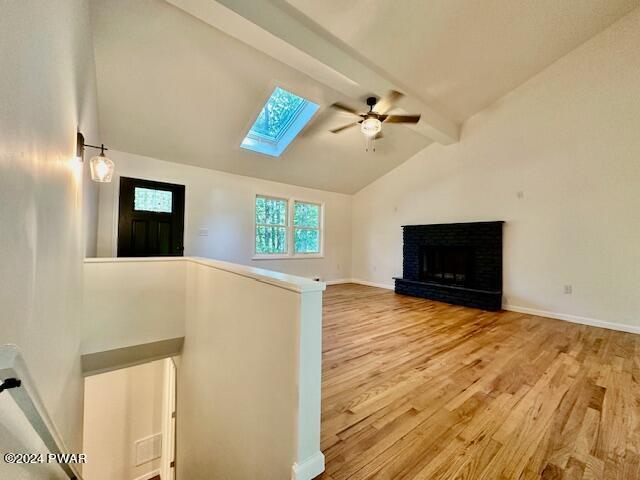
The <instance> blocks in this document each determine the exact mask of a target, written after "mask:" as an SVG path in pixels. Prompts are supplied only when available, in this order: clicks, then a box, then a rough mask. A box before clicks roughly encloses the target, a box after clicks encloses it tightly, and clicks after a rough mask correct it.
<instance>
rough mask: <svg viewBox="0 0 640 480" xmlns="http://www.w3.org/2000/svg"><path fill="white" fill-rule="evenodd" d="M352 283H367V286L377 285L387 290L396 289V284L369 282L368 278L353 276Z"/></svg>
mask: <svg viewBox="0 0 640 480" xmlns="http://www.w3.org/2000/svg"><path fill="white" fill-rule="evenodd" d="M351 283H357V284H359V285H366V286H367V287H377V288H385V289H387V290H395V288H396V287H395V286H394V285H389V284H386V283H375V282H369V281H368V280H360V279H359V278H352V279H351Z"/></svg>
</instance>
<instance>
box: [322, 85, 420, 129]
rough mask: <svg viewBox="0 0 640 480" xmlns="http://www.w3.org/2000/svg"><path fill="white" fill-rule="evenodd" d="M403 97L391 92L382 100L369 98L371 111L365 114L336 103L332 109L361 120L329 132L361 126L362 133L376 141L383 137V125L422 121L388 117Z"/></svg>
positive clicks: (408, 117) (408, 116) (396, 116)
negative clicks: (388, 113)
mask: <svg viewBox="0 0 640 480" xmlns="http://www.w3.org/2000/svg"><path fill="white" fill-rule="evenodd" d="M403 96H404V95H403V94H402V93H400V92H397V91H395V90H391V91H390V92H389V93H388V94H387V95H386V96H384V97H382V98H381V99H380V100H378V99H377V98H376V97H369V98H367V105H368V106H369V111H368V112H365V113H360V112H357V111H356V110H355V109H353V108H351V107H348V106H346V105H344V104H342V103H334V104H332V105H331V108H334V109H336V110H340V111H342V112H347V113H351V114H352V115H356V116H358V117H360V120H358V121H357V122H353V123H349V124H348V125H343V126H342V127H338V128H334V129H332V130H329V131H330V132H331V133H340V132H342V131H343V130H346V129H348V128H351V127H355V126H356V125H360V131H361V132H362V133H363V134H364V135H365V136H366V137H368V138H370V139H374V138H380V137H382V124H383V123H418V122H419V121H420V115H387V112H388V111H389V110H391V109H392V108H393V107H394V106H395V104H396V102H397V101H398V100H400V98H402V97H403Z"/></svg>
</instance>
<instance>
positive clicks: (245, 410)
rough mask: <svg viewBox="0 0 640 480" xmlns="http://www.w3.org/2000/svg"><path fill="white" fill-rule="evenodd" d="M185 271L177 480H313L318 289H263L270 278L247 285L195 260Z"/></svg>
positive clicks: (318, 460)
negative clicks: (185, 287)
mask: <svg viewBox="0 0 640 480" xmlns="http://www.w3.org/2000/svg"><path fill="white" fill-rule="evenodd" d="M187 268H188V270H187V315H186V333H185V343H184V349H183V352H182V355H181V357H180V360H179V362H178V365H177V372H178V375H177V379H178V394H177V428H178V440H177V455H178V459H177V469H178V471H177V478H188V479H191V480H206V479H210V478H221V479H225V480H281V479H287V478H293V479H294V480H310V479H311V478H314V477H315V476H317V475H318V474H319V473H320V472H321V471H322V470H323V469H324V457H323V456H322V454H321V453H320V384H321V382H320V374H321V358H322V350H321V343H322V335H321V328H322V289H323V288H324V285H322V284H318V283H316V282H312V281H309V280H307V282H306V284H305V283H304V280H303V281H302V283H299V280H300V279H298V280H296V279H295V278H294V279H292V280H293V281H294V282H296V283H299V286H300V287H303V288H304V290H302V291H300V289H299V287H297V286H295V285H293V284H290V285H288V286H282V287H280V286H275V285H274V284H269V283H265V282H270V281H271V279H272V278H273V275H269V277H265V278H263V279H260V277H256V278H252V277H248V276H245V275H244V274H235V273H231V272H228V271H224V270H221V269H220V268H216V267H215V265H214V266H211V265H210V264H209V263H207V262H196V261H191V262H189V263H188V265H187ZM240 272H241V271H240ZM256 279H258V280H259V281H256ZM283 285H286V284H283ZM292 287H293V288H292ZM292 471H293V474H292Z"/></svg>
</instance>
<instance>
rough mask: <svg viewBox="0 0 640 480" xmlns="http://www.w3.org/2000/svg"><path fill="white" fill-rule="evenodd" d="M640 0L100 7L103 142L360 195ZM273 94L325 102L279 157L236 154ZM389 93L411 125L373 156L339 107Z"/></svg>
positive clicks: (279, 0)
mask: <svg viewBox="0 0 640 480" xmlns="http://www.w3.org/2000/svg"><path fill="white" fill-rule="evenodd" d="M639 2H640V0H633V1H632V0H598V1H596V0H563V1H560V2H559V1H557V0H554V1H552V0H539V1H536V2H531V1H525V0H496V1H495V2H491V8H488V7H487V2H475V1H471V0H405V1H402V2H397V1H396V2H392V1H389V0H352V1H350V2H344V1H342V0H323V1H321V2H319V1H315V0H288V1H285V0H254V1H251V2H247V1H246V0H218V1H215V0H167V1H165V0H145V1H135V2H132V1H130V0H109V1H104V0H93V2H92V22H93V31H94V47H95V57H96V70H97V79H98V102H99V120H100V130H101V136H102V139H101V141H103V142H104V143H105V144H108V145H109V146H110V147H112V148H115V149H117V150H123V151H128V152H132V153H137V154H141V155H147V156H151V157H155V158H159V159H163V160H169V161H173V162H179V163H185V164H190V165H196V166H200V167H205V168H211V169H215V170H222V171H226V172H230V173H236V174H241V175H247V176H252V177H258V178H265V179H269V180H275V181H280V182H285V183H291V184H295V185H302V186H308V187H313V188H320V189H324V190H330V191H336V192H343V193H354V192H356V191H358V190H359V189H361V188H362V187H364V186H365V185H367V184H369V183H370V182H372V181H373V180H375V179H376V178H378V177H380V176H382V175H383V174H385V173H386V172H388V171H389V170H391V169H393V168H394V167H396V166H397V165H399V164H401V163H402V162H404V161H405V160H407V159H408V158H410V157H411V156H412V155H414V154H415V153H416V152H418V151H419V150H421V149H422V148H424V147H426V146H427V145H429V144H430V143H432V142H434V141H436V142H440V143H443V144H449V143H454V142H456V141H457V139H458V132H459V125H460V123H461V122H462V121H463V120H464V119H466V118H468V117H469V116H470V115H472V114H474V113H475V112H477V111H479V110H481V109H482V108H484V107H486V106H487V105H489V104H491V103H492V102H494V101H495V100H496V99H498V98H500V97H501V96H503V95H504V94H505V93H507V92H509V91H510V90H512V89H513V88H514V87H516V86H517V85H519V84H521V83H522V82H524V81H525V80H526V79H528V78H530V77H531V76H533V75H535V74H536V73H537V72H539V71H540V70H542V69H543V68H544V67H545V66H547V65H548V64H550V63H552V62H553V61H554V60H556V59H557V58H559V57H561V56H562V55H564V54H566V53H568V52H569V51H570V50H572V49H573V48H575V47H576V46H578V45H579V44H581V43H583V42H584V41H586V40H587V39H588V38H590V37H592V36H593V35H595V34H596V33H598V32H599V31H601V30H602V29H604V28H606V26H608V25H609V24H611V23H613V22H614V21H615V20H617V19H618V18H620V17H621V16H623V15H624V14H626V13H627V12H629V11H630V10H631V9H633V7H635V6H637V5H638V4H639ZM275 86H282V87H284V88H286V89H288V90H290V91H292V92H294V93H296V94H298V95H301V96H304V97H306V98H308V99H309V100H312V101H314V102H316V103H318V104H319V105H320V107H321V108H320V110H319V113H318V114H316V116H315V117H314V118H313V119H312V120H311V122H310V123H309V125H308V126H307V127H306V128H305V129H304V130H303V131H302V133H301V135H300V136H299V138H297V139H296V140H294V142H293V143H292V144H291V145H290V146H289V148H288V149H287V150H286V151H285V152H284V154H282V156H280V157H279V158H271V157H266V156H264V155H260V154H256V153H253V152H249V151H246V150H243V149H241V148H240V142H241V141H242V138H243V137H244V135H245V134H246V133H247V131H248V129H249V128H250V126H251V124H252V122H253V120H254V119H255V117H256V115H257V114H258V112H259V110H260V108H261V107H262V105H263V104H264V102H265V100H266V99H267V98H268V97H269V95H270V93H271V91H272V90H273V88H274V87H275ZM391 88H395V89H398V90H400V91H403V92H404V93H405V94H407V96H406V97H405V98H404V99H403V101H402V102H400V103H399V105H398V110H397V111H398V112H403V111H404V112H407V111H408V112H412V113H413V112H420V113H422V114H423V119H422V120H421V122H420V124H418V125H417V126H415V127H407V126H402V125H386V126H385V132H384V133H385V137H384V138H383V139H381V140H380V141H378V142H376V152H375V153H373V152H366V151H365V141H364V138H363V136H362V135H361V134H360V132H359V131H358V129H356V128H353V129H350V130H348V131H346V132H345V133H343V134H340V135H335V134H331V133H329V132H328V129H329V128H332V127H336V126H340V125H342V124H345V123H348V122H349V121H351V120H352V118H351V117H350V116H348V115H346V114H342V113H338V112H335V111H333V110H330V109H328V108H327V106H328V105H330V104H331V103H333V102H335V101H341V102H343V103H346V104H349V105H352V106H353V107H359V108H364V104H363V99H364V98H365V97H366V96H367V95H368V94H371V93H373V94H377V95H382V94H384V93H385V92H386V91H387V90H389V89H391Z"/></svg>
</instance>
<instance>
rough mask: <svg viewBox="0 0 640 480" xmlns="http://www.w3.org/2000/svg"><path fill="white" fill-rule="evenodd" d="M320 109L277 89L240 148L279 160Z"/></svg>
mask: <svg viewBox="0 0 640 480" xmlns="http://www.w3.org/2000/svg"><path fill="white" fill-rule="evenodd" d="M318 108H319V106H318V105H316V104H315V103H313V102H310V101H309V100H306V99H304V98H302V97H299V96H297V95H295V94H293V93H291V92H288V91H287V90H284V89H282V88H280V87H277V88H276V89H275V90H274V91H273V93H272V94H271V96H270V97H269V99H268V100H267V103H265V105H264V107H262V110H261V111H260V113H259V114H258V118H256V121H255V122H254V123H253V125H252V126H251V129H250V130H249V133H247V136H246V137H245V138H244V140H243V141H242V143H241V144H240V146H241V147H242V148H245V149H247V150H252V151H254V152H258V153H264V154H267V155H271V156H272V157H279V156H280V155H281V154H282V152H284V151H285V149H286V148H287V147H288V146H289V144H290V143H291V142H292V141H293V139H294V138H296V136H297V135H298V133H300V130H302V128H303V127H304V126H305V125H306V124H307V123H308V122H309V120H311V117H312V116H313V115H314V114H315V113H316V112H317V111H318Z"/></svg>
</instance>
